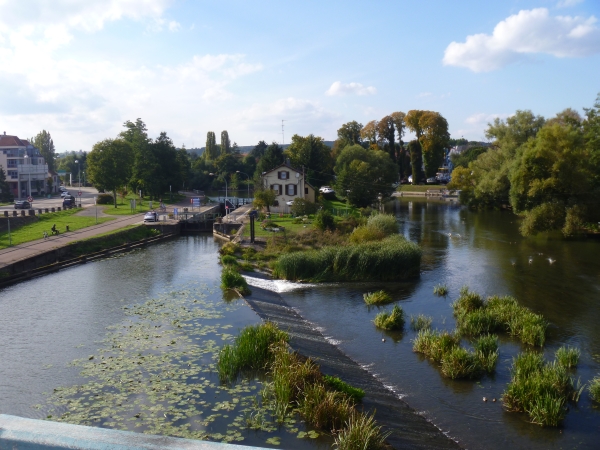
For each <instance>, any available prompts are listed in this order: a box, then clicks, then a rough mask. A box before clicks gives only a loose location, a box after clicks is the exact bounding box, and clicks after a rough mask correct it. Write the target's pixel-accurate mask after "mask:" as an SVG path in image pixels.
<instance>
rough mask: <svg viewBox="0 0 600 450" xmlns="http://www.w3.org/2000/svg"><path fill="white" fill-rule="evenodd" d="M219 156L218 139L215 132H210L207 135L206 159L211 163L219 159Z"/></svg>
mask: <svg viewBox="0 0 600 450" xmlns="http://www.w3.org/2000/svg"><path fill="white" fill-rule="evenodd" d="M218 156H219V155H218V151H217V138H216V137H215V132H214V131H209V132H208V133H206V149H205V150H204V159H206V160H207V161H211V160H213V159H217V157H218Z"/></svg>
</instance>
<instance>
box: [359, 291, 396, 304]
mask: <svg viewBox="0 0 600 450" xmlns="http://www.w3.org/2000/svg"><path fill="white" fill-rule="evenodd" d="M363 299H364V300H365V303H366V304H367V305H385V304H387V303H390V302H392V301H393V299H392V296H391V295H390V294H388V293H387V292H385V291H384V290H381V291H375V292H367V293H366V294H363Z"/></svg>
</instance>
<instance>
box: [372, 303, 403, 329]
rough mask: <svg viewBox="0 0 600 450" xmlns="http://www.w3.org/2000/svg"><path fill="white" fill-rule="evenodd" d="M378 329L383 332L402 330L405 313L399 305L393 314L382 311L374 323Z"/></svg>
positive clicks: (393, 310)
mask: <svg viewBox="0 0 600 450" xmlns="http://www.w3.org/2000/svg"><path fill="white" fill-rule="evenodd" d="M373 322H374V323H375V326H376V327H377V328H381V329H383V330H390V331H391V330H400V329H402V327H404V311H402V308H401V307H400V306H398V305H394V308H393V309H392V312H391V313H388V312H386V311H382V312H380V313H379V314H377V316H376V317H375V320H374V321H373Z"/></svg>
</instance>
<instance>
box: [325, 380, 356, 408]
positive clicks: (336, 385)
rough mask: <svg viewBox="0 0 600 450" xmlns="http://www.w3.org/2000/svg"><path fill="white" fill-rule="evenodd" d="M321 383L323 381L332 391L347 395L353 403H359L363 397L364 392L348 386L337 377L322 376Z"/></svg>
mask: <svg viewBox="0 0 600 450" xmlns="http://www.w3.org/2000/svg"><path fill="white" fill-rule="evenodd" d="M323 381H325V383H327V385H328V386H329V387H331V388H332V389H334V390H336V391H338V392H343V393H344V394H346V395H348V396H349V397H350V398H351V399H352V400H353V401H354V402H355V403H358V402H360V401H361V400H362V398H363V397H364V396H365V391H363V390H362V389H360V388H356V387H354V386H351V385H349V384H348V383H346V382H345V381H342V380H340V379H339V378H338V377H332V376H330V375H323Z"/></svg>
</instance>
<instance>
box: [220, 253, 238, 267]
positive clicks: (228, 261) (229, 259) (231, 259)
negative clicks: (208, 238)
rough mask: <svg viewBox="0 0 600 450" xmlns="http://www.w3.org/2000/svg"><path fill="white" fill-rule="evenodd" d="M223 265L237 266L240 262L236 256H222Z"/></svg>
mask: <svg viewBox="0 0 600 450" xmlns="http://www.w3.org/2000/svg"><path fill="white" fill-rule="evenodd" d="M221 264H223V265H224V266H237V265H238V260H237V258H236V257H235V256H232V255H223V256H221Z"/></svg>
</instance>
